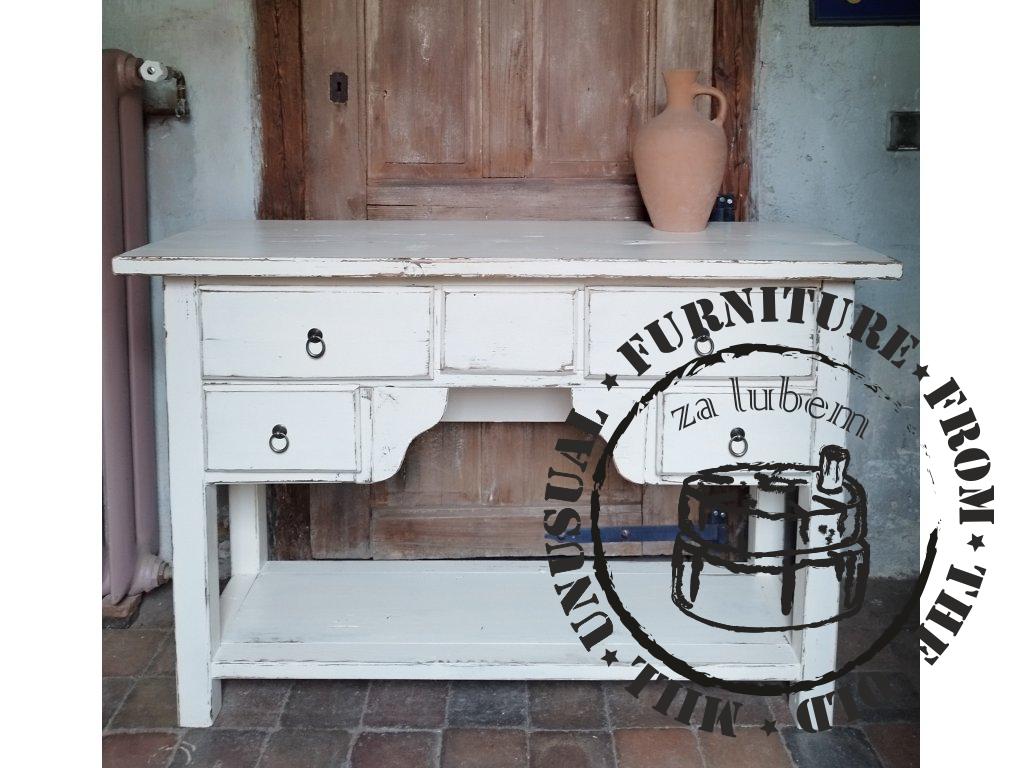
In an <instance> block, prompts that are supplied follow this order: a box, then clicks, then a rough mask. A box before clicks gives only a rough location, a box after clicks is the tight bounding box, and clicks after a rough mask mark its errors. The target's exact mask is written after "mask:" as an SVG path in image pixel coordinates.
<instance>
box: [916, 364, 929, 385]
mask: <svg viewBox="0 0 1024 768" xmlns="http://www.w3.org/2000/svg"><path fill="white" fill-rule="evenodd" d="M914 375H915V376H916V377H917V380H918V381H921V379H923V378H924V377H925V376H930V375H931V374H930V373H928V366H927V365H919V366H917V367H916V368H914Z"/></svg>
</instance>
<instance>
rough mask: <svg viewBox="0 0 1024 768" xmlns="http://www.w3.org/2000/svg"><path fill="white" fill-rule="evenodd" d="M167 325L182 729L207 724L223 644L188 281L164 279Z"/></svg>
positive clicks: (216, 696) (213, 508)
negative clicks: (216, 662)
mask: <svg viewBox="0 0 1024 768" xmlns="http://www.w3.org/2000/svg"><path fill="white" fill-rule="evenodd" d="M164 327H165V330H166V337H167V345H166V351H167V421H168V430H167V436H168V443H169V449H170V451H169V453H170V502H171V537H172V545H173V548H174V557H173V560H174V577H173V578H174V638H175V643H176V646H177V654H178V721H179V724H180V725H182V726H185V727H192V726H208V725H212V724H213V719H214V717H216V715H217V711H218V710H219V709H220V681H219V680H215V679H214V678H213V675H212V671H211V662H212V661H213V654H214V651H215V649H216V648H217V644H218V643H219V642H220V589H219V583H218V569H217V494H216V487H215V486H213V485H208V484H207V483H206V481H205V469H206V467H205V463H206V462H205V454H206V451H205V446H204V444H203V417H204V409H203V389H202V371H201V370H200V349H201V339H200V334H199V313H198V307H197V300H196V286H195V282H194V281H193V280H190V279H184V278H168V279H167V280H165V282H164Z"/></svg>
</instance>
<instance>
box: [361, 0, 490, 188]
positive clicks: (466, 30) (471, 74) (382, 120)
mask: <svg viewBox="0 0 1024 768" xmlns="http://www.w3.org/2000/svg"><path fill="white" fill-rule="evenodd" d="M480 5H481V0H368V2H367V5H366V61H367V97H368V102H367V103H368V113H369V126H370V132H369V172H368V173H369V178H371V179H381V178H388V179H447V178H465V177H474V176H475V177H479V176H480V168H481V151H480V97H481V87H482V84H481V78H480V71H481V58H480V57H481V34H480Z"/></svg>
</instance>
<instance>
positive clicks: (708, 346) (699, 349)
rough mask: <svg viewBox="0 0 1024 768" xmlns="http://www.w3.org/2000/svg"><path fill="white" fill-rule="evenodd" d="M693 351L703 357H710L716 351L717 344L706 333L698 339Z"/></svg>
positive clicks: (694, 343)
mask: <svg viewBox="0 0 1024 768" xmlns="http://www.w3.org/2000/svg"><path fill="white" fill-rule="evenodd" d="M693 351H694V352H696V353H697V354H698V355H700V356H701V357H705V356H707V355H710V354H711V353H712V352H714V351H715V342H714V341H712V340H711V337H710V336H708V335H707V334H706V333H704V334H701V335H700V336H698V337H697V339H696V341H694V342H693Z"/></svg>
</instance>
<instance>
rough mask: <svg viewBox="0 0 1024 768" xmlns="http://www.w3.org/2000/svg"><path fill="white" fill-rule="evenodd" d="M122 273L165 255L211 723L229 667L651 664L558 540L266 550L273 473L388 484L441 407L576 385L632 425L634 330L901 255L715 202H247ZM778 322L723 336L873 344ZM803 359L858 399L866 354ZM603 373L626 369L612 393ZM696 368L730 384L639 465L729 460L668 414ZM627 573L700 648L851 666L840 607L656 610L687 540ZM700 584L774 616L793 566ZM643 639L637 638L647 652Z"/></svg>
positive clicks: (675, 632) (529, 668) (524, 674)
mask: <svg viewBox="0 0 1024 768" xmlns="http://www.w3.org/2000/svg"><path fill="white" fill-rule="evenodd" d="M114 268H115V270H116V271H117V272H119V273H126V274H148V275H162V276H164V278H165V284H164V285H165V306H164V317H165V326H166V333H167V379H168V381H167V391H168V395H167V399H168V419H169V429H170V479H171V515H172V525H173V545H174V604H175V617H176V629H175V634H176V639H177V654H178V706H179V717H180V721H181V724H182V725H186V726H204V725H209V724H210V723H211V722H212V720H213V717H214V716H215V715H216V712H217V709H218V707H219V704H220V680H221V679H223V678H232V677H257V678H442V679H444V678H463V679H465V678H475V679H503V678H504V679H534V678H548V679H559V678H572V679H609V678H626V677H629V676H631V675H632V674H633V673H634V670H632V669H630V668H629V667H628V665H626V664H622V665H614V666H611V667H609V666H607V665H606V664H605V663H604V662H602V661H601V659H600V658H596V655H594V656H592V655H589V654H587V653H586V652H585V651H584V650H583V648H582V646H581V645H580V643H579V640H578V639H577V637H576V636H575V635H574V634H573V633H572V631H571V629H570V628H569V626H568V622H567V620H566V617H565V616H564V614H563V613H562V611H561V608H560V607H559V604H558V601H557V599H556V596H555V594H554V593H553V590H552V580H551V576H550V574H549V573H548V571H547V566H546V563H544V562H540V561H525V560H524V561H490V562H488V561H447V562H445V561H405V562H397V561H389V562H379V561H378V562H373V561H347V562H344V561H339V562H323V561H320V562H268V561H267V557H266V516H265V512H266V510H265V492H264V484H265V483H283V482H301V483H317V482H340V481H355V482H360V483H369V482H376V481H379V480H383V479H385V478H387V477H390V476H391V475H393V474H394V473H395V472H396V471H397V470H398V468H399V466H400V465H401V462H402V459H403V456H404V454H405V450H406V449H407V447H408V445H409V443H410V442H411V441H412V440H413V438H415V437H416V436H417V435H418V434H421V433H422V432H424V431H425V430H427V429H428V428H430V427H431V426H433V425H435V424H437V423H438V422H439V421H441V420H443V419H448V420H464V421H485V420H492V421H530V420H534V421H560V420H561V419H562V418H564V416H565V414H566V413H567V408H568V405H569V403H570V402H571V403H572V405H573V406H574V407H575V408H576V409H577V410H578V411H580V412H581V413H584V414H589V415H592V414H593V413H594V411H595V409H596V408H601V409H602V410H605V411H611V418H610V419H609V422H608V425H609V426H611V425H613V424H614V423H616V422H617V421H618V418H619V417H621V415H622V414H623V413H624V412H625V410H626V409H627V408H628V407H629V405H630V404H631V403H632V402H633V401H635V400H636V399H637V398H638V397H639V396H640V394H642V393H643V392H644V391H645V390H646V389H647V388H648V387H650V386H651V384H652V383H653V382H654V381H655V380H656V379H657V378H659V377H660V376H661V375H663V374H664V373H665V370H667V369H662V368H657V367H655V368H653V369H652V370H651V371H649V372H648V375H645V376H641V377H637V376H633V377H630V376H628V375H626V374H627V373H628V370H629V367H628V365H626V364H625V363H624V358H623V357H622V356H621V354H620V353H618V352H617V351H616V350H617V348H618V347H619V346H621V345H622V344H623V343H624V342H625V341H626V340H627V339H628V338H629V337H630V336H631V335H632V334H633V333H635V332H637V330H639V329H641V328H643V326H644V325H646V324H648V323H650V322H652V321H653V320H655V319H657V318H658V317H659V316H660V315H661V314H663V313H664V312H666V311H668V310H670V309H673V308H678V307H679V306H680V305H682V304H685V303H687V302H689V301H692V300H693V299H694V298H697V297H700V296H711V295H714V294H716V293H717V292H719V291H721V290H725V289H727V288H730V287H732V288H735V287H743V286H764V285H772V284H776V285H781V284H784V285H785V286H788V287H798V286H802V287H808V288H815V289H822V288H824V289H827V290H829V291H831V292H832V293H834V294H836V295H838V296H840V297H850V298H852V295H853V282H854V280H856V279H861V278H897V277H899V276H900V273H901V267H900V265H899V264H898V263H896V262H894V261H892V260H891V259H888V258H886V257H884V256H881V255H880V254H877V253H874V252H872V251H869V250H867V249H864V248H861V247H859V246H857V245H855V244H853V243H850V242H847V241H844V240H840V239H838V238H836V237H833V236H830V235H827V234H824V233H821V232H817V231H814V230H810V229H806V228H802V227H796V226H785V225H770V224H712V225H711V226H710V227H709V229H708V230H707V231H706V232H704V233H700V234H696V235H675V234H670V233H662V232H656V231H655V230H653V229H651V228H650V227H648V226H647V225H645V224H642V223H637V222H420V221H408V222H366V221H351V222H239V223H230V224H221V225H216V226H207V227H203V228H201V229H197V230H194V231H191V232H187V233H184V234H181V235H177V236H175V237H172V238H169V239H167V240H164V241H162V242H159V243H154V244H151V245H147V246H145V247H143V248H139V249H137V250H134V251H131V252H129V253H127V254H125V255H124V256H121V257H119V258H118V259H116V260H115V262H114ZM776 325H777V327H776V328H774V329H770V328H768V329H766V326H764V325H752V326H750V327H748V328H741V327H736V328H731V329H730V328H726V329H723V330H722V331H720V332H719V334H717V335H716V336H715V342H716V343H717V345H718V346H719V348H721V347H722V346H725V345H727V344H729V343H734V342H751V341H770V342H771V343H783V344H786V343H790V344H792V345H793V346H800V347H806V346H807V345H819V346H818V349H819V351H821V352H824V353H826V354H828V355H830V356H831V357H833V358H835V359H838V360H844V361H845V360H848V359H849V353H850V350H849V340H848V339H847V338H846V337H845V336H841V335H839V334H822V335H821V338H820V339H819V338H818V335H817V334H816V333H815V332H814V329H813V326H812V325H810V324H803V325H798V324H794V325H790V324H786V323H779V324H776ZM314 329H317V330H318V331H319V333H314V332H313V331H314ZM769 332H771V333H772V334H774V335H770V336H769V335H768V334H769ZM827 337H837V338H827ZM681 354H682V353H681ZM686 357H687V356H686V355H683V357H682V358H680V359H676V360H675V362H674V364H673V367H674V366H675V365H678V364H681V363H682V362H683V361H685V359H686ZM791 366H792V367H791V369H790V370H788V371H786V372H784V373H786V374H787V375H789V376H790V377H791V382H792V385H793V386H794V387H796V388H798V389H800V391H802V392H805V393H810V392H816V393H818V394H819V395H821V396H822V397H824V398H825V399H826V400H828V401H831V402H845V401H846V399H847V389H848V380H847V378H846V376H845V375H844V374H842V373H840V372H838V371H835V370H825V369H824V368H823V367H815V366H814V365H813V364H812V363H811V362H810V361H809V360H794V361H792V363H791ZM605 373H617V374H619V384H620V386H619V387H617V388H616V389H614V390H612V391H611V392H609V391H607V390H606V388H605V387H604V386H602V384H601V379H602V378H603V377H604V375H605ZM729 375H739V376H742V377H743V378H744V379H750V380H752V381H758V380H761V379H763V378H765V377H768V376H778V375H780V371H779V370H778V366H775V367H773V368H772V369H771V370H763V369H760V368H758V367H757V365H756V364H749V365H747V367H746V368H741V369H740V370H739V371H738V372H737V370H736V369H731V371H730V374H729ZM685 387H690V389H691V390H692V392H694V393H695V392H702V393H707V394H710V395H712V396H718V397H724V396H727V394H726V393H727V392H728V389H729V383H728V381H727V379H723V378H721V377H719V378H715V377H713V376H708V377H701V378H700V379H699V380H692V381H689V382H687V383H686V385H678V386H677V387H676V388H675V389H674V390H673V391H672V393H666V395H664V397H663V398H662V400H661V401H659V407H658V408H654V409H647V410H646V411H645V412H644V414H643V415H642V416H641V417H640V418H639V419H638V421H637V423H636V424H635V425H634V427H633V428H631V430H630V431H629V432H628V433H627V436H626V437H624V438H623V440H622V441H621V443H620V445H619V446H618V448H617V449H616V452H615V462H616V465H617V467H618V469H619V470H620V472H621V473H622V474H623V475H624V476H625V477H626V478H627V479H629V480H633V481H635V482H645V483H679V482H681V481H682V480H683V478H685V477H686V475H687V474H689V473H690V472H692V471H695V470H699V469H702V468H704V467H707V466H715V465H718V464H726V463H730V461H731V460H732V459H731V457H730V456H729V454H728V435H727V434H724V433H723V434H719V433H721V432H723V430H725V431H727V426H724V425H720V424H719V423H716V422H714V421H712V422H708V424H707V425H706V426H702V427H700V428H701V429H703V430H704V432H703V433H700V434H701V436H702V441H700V442H699V450H694V449H693V446H692V441H688V442H684V441H679V440H676V439H674V438H672V437H671V435H672V431H671V430H669V429H666V428H665V424H666V420H667V419H669V418H674V417H670V416H669V415H668V414H669V412H670V411H671V407H670V406H672V403H671V402H669V403H668V404H667V405H666V403H665V402H664V399H665V398H673V397H674V398H679V397H684V396H686V395H687V394H688V392H689V390H687V389H686V388H685ZM278 426H283V427H285V429H286V433H285V432H284V431H283V430H280V429H275V428H276V427H278ZM275 435H276V436H275ZM816 437H817V436H816V434H815V429H814V426H813V423H811V422H809V424H808V429H807V430H806V432H804V433H801V432H800V431H797V432H796V433H795V434H794V433H793V431H792V430H789V431H788V434H787V435H786V437H785V438H784V442H785V446H784V447H785V448H786V450H787V451H788V452H790V453H792V452H794V451H795V453H796V454H797V455H796V456H782V457H779V456H778V455H777V454H778V449H779V447H780V446H779V445H777V444H775V442H773V441H772V440H764V441H758V440H757V439H756V437H755V436H751V438H750V448H751V455H750V456H749V457H748V458H749V459H752V460H759V459H758V456H760V455H761V454H764V457H765V458H776V459H777V460H782V459H801V460H803V461H804V462H811V461H813V457H816V456H817V452H818V449H819V448H820V444H819V442H820V443H822V444H823V443H824V442H825V438H824V437H817V439H816ZM827 441H828V442H833V443H834V442H836V441H835V439H834V437H833V436H830V437H829V438H828V440H827ZM286 446H287V447H286ZM496 471H498V470H497V468H496ZM542 481H543V478H538V484H540V483H541V482H542ZM218 483H225V484H229V489H230V490H229V499H230V537H231V542H230V543H231V555H232V576H231V580H230V582H229V583H228V585H227V587H226V588H225V589H224V591H223V593H222V594H220V597H219V599H218V598H217V595H218V592H219V589H218V573H217V541H216V511H215V504H214V487H215V484H218ZM764 495H765V494H762V496H764ZM758 503H759V506H761V507H762V508H771V506H772V504H776V505H778V504H781V501H780V500H772V499H767V498H760V499H759V500H758ZM766 528H767V526H764V525H758V527H757V529H755V530H753V531H751V533H750V536H751V537H753V538H752V541H756V542H757V543H758V544H759V545H760V544H761V543H762V542H766V543H774V541H775V540H778V541H781V536H782V533H781V532H780V531H779V530H778V527H777V526H776V528H775V529H774V530H771V529H766ZM540 535H541V521H539V520H538V536H540ZM614 572H615V574H616V584H617V585H618V587H619V591H620V594H621V595H622V596H623V600H624V602H626V603H628V604H630V605H631V606H635V607H636V612H637V615H643V616H644V620H645V622H646V626H647V627H648V629H649V630H651V631H652V632H653V633H654V634H656V635H658V636H659V638H661V640H662V644H663V645H664V646H665V647H666V649H667V650H669V651H670V652H672V653H674V654H676V655H678V656H680V657H682V658H686V659H687V660H688V661H689V662H690V663H692V664H693V665H694V666H695V667H697V668H698V669H701V670H702V671H706V672H709V673H713V674H716V675H719V676H722V677H725V678H730V679H762V680H795V679H800V678H802V677H807V676H812V675H814V676H816V675H820V674H822V673H823V672H824V671H827V670H830V669H832V667H833V665H834V663H835V652H836V628H835V625H830V626H827V627H822V628H820V629H817V630H814V631H813V632H814V634H813V635H809V634H808V633H807V632H806V631H803V632H800V631H797V632H793V631H790V632H768V633H759V634H755V635H744V636H737V635H735V634H733V633H730V632H726V631H724V630H719V629H715V628H713V627H710V626H706V625H704V624H701V623H699V622H697V621H693V620H690V619H687V617H684V616H682V615H681V614H679V613H678V612H675V613H674V614H667V613H663V612H660V611H661V609H660V608H659V605H660V603H657V602H652V601H655V600H656V596H657V599H659V600H660V599H661V598H662V597H666V596H667V594H668V585H669V575H668V564H667V563H658V562H651V563H636V562H634V563H616V564H615V565H614ZM832 582H833V585H832V586H829V585H828V583H827V582H822V583H817V584H811V583H810V582H808V583H807V584H804V585H802V587H801V591H800V593H799V594H798V595H797V605H796V609H795V610H796V614H799V612H800V610H801V605H803V604H804V601H807V602H811V601H825V602H828V601H830V600H831V601H832V603H833V604H834V603H835V602H836V601H837V600H838V584H836V583H835V580H832ZM702 589H707V590H711V591H713V592H714V593H715V594H718V595H720V600H722V601H726V602H728V601H735V602H736V604H737V605H744V606H747V610H753V611H754V612H755V613H756V612H757V611H759V610H761V609H762V608H763V610H764V611H765V613H766V620H767V619H768V618H770V616H769V615H770V614H771V613H772V611H773V610H777V609H775V608H773V606H774V605H775V604H776V603H777V601H778V598H777V587H775V586H774V585H772V584H770V583H767V582H764V581H760V580H758V578H750V577H743V576H738V575H733V574H727V573H718V574H710V575H709V576H708V578H707V579H705V586H704V587H702ZM813 590H819V591H820V594H810V593H809V592H810V591H813ZM645 611H646V612H645ZM748 618H749V617H748ZM627 639H628V638H624V639H623V646H622V647H623V648H624V649H625V648H627V647H633V646H631V645H627V644H626V642H625V640H627ZM609 645H610V646H611V647H615V641H609Z"/></svg>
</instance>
